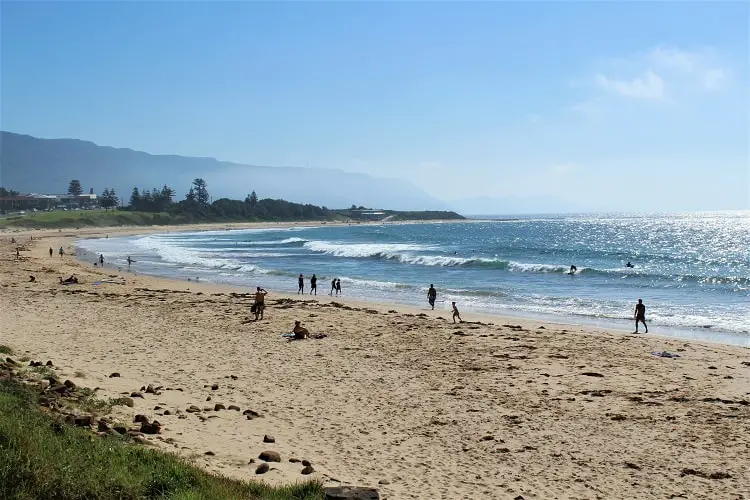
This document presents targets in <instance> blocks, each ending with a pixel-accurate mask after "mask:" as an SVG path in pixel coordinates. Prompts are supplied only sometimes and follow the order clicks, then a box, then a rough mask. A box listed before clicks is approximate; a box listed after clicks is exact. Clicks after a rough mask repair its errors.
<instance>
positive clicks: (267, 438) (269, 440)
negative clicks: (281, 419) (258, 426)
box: [263, 434, 276, 443]
mask: <svg viewBox="0 0 750 500" xmlns="http://www.w3.org/2000/svg"><path fill="white" fill-rule="evenodd" d="M263 442H264V443H275V442H276V438H275V437H273V436H271V435H270V434H266V435H265V436H263Z"/></svg>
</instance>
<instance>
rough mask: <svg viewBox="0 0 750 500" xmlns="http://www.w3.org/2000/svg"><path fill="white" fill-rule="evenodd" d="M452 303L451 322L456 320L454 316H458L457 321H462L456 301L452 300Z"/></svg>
mask: <svg viewBox="0 0 750 500" xmlns="http://www.w3.org/2000/svg"><path fill="white" fill-rule="evenodd" d="M452 304H453V322H454V323H455V322H456V318H458V322H459V323H463V322H464V321H463V320H462V319H461V314H460V313H459V312H458V307H456V303H455V302H452Z"/></svg>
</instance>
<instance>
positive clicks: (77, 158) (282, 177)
mask: <svg viewBox="0 0 750 500" xmlns="http://www.w3.org/2000/svg"><path fill="white" fill-rule="evenodd" d="M196 177H201V178H203V179H205V180H206V182H207V183H208V190H209V193H210V194H211V196H212V198H213V199H218V198H223V197H228V198H236V199H243V198H244V197H245V196H246V195H247V194H248V193H250V192H251V191H253V190H255V191H256V192H257V193H258V196H259V197H261V198H281V199H285V200H288V201H294V202H298V203H312V204H315V205H322V206H327V207H329V208H344V207H349V206H351V205H352V204H356V205H364V206H367V207H377V208H388V209H393V210H439V209H447V208H449V206H448V204H447V203H445V202H443V201H441V200H438V199H436V198H433V197H432V196H430V195H428V194H427V193H425V192H424V191H422V190H421V189H419V188H417V187H416V186H414V185H413V184H411V183H410V182H408V181H404V180H397V179H380V178H375V177H372V176H369V175H366V174H356V173H348V172H343V171H340V170H329V169H318V168H304V167H265V166H254V165H242V164H238V163H232V162H225V161H219V160H216V159H214V158H194V157H185V156H176V155H151V154H148V153H144V152H140V151H134V150H132V149H117V148H112V147H107V146H99V145H96V144H94V143H92V142H87V141H82V140H77V139H38V138H35V137H31V136H28V135H20V134H15V133H11V132H0V184H1V185H2V186H4V187H6V188H10V189H15V190H17V191H20V192H22V193H23V192H35V193H64V192H66V190H67V188H68V183H69V182H70V180H71V179H79V180H80V181H81V184H82V186H83V188H84V191H85V192H88V190H89V188H93V189H94V192H95V193H97V194H100V193H101V192H102V191H103V190H104V188H115V189H116V191H117V194H118V195H119V196H120V198H122V199H124V200H126V201H127V200H128V199H129V197H130V193H131V191H132V189H133V187H135V186H137V187H138V188H147V189H151V188H153V187H157V188H158V187H161V186H162V185H164V184H167V185H169V186H170V187H172V188H173V189H175V190H176V192H177V196H176V197H177V199H182V198H183V197H184V196H185V193H186V192H187V191H188V189H189V188H190V183H191V181H192V179H194V178H196Z"/></svg>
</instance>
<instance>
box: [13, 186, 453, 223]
mask: <svg viewBox="0 0 750 500" xmlns="http://www.w3.org/2000/svg"><path fill="white" fill-rule="evenodd" d="M78 187H80V181H78V180H74V181H71V186H70V187H69V190H72V191H75V192H77V191H78ZM97 201H98V204H99V206H100V207H101V208H103V209H104V211H103V212H102V211H99V210H79V211H75V210H65V211H52V212H34V213H32V214H23V215H10V216H8V217H4V218H2V219H0V228H1V227H21V228H63V227H83V226H99V227H104V226H124V225H132V226H149V225H178V224H191V223H212V222H266V221H268V222H287V221H349V222H352V221H354V222H356V221H362V220H395V221H406V220H438V219H442V220H458V219H463V217H462V216H461V215H459V214H457V213H455V212H449V211H395V210H373V209H369V208H366V207H364V206H356V205H352V206H351V207H350V208H345V209H330V208H327V207H320V206H317V205H311V204H302V203H294V202H290V201H286V200H278V199H271V198H264V199H260V198H259V197H258V195H257V194H256V193H255V191H252V192H251V193H249V194H248V195H247V196H246V197H245V199H244V200H232V199H229V198H219V199H217V200H213V199H212V198H211V195H210V194H209V191H208V186H207V183H206V181H205V180H203V179H200V178H197V179H194V180H193V183H192V185H191V186H190V188H189V190H188V192H187V194H186V195H185V197H184V199H182V200H179V201H175V190H174V189H173V188H171V187H169V186H167V185H166V184H165V185H163V186H162V187H161V188H152V189H139V188H137V187H135V188H133V191H132V193H131V195H130V198H129V200H128V203H127V205H124V204H123V202H122V200H121V199H120V198H119V197H118V195H117V193H116V192H115V190H114V188H106V189H105V190H104V191H103V192H102V194H101V195H99V197H98V199H97Z"/></svg>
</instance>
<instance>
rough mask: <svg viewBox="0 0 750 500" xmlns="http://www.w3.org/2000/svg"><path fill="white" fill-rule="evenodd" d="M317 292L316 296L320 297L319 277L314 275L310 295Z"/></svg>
mask: <svg viewBox="0 0 750 500" xmlns="http://www.w3.org/2000/svg"><path fill="white" fill-rule="evenodd" d="M313 292H315V295H318V277H317V276H315V275H314V274H313V275H312V278H310V295H312V294H313Z"/></svg>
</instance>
